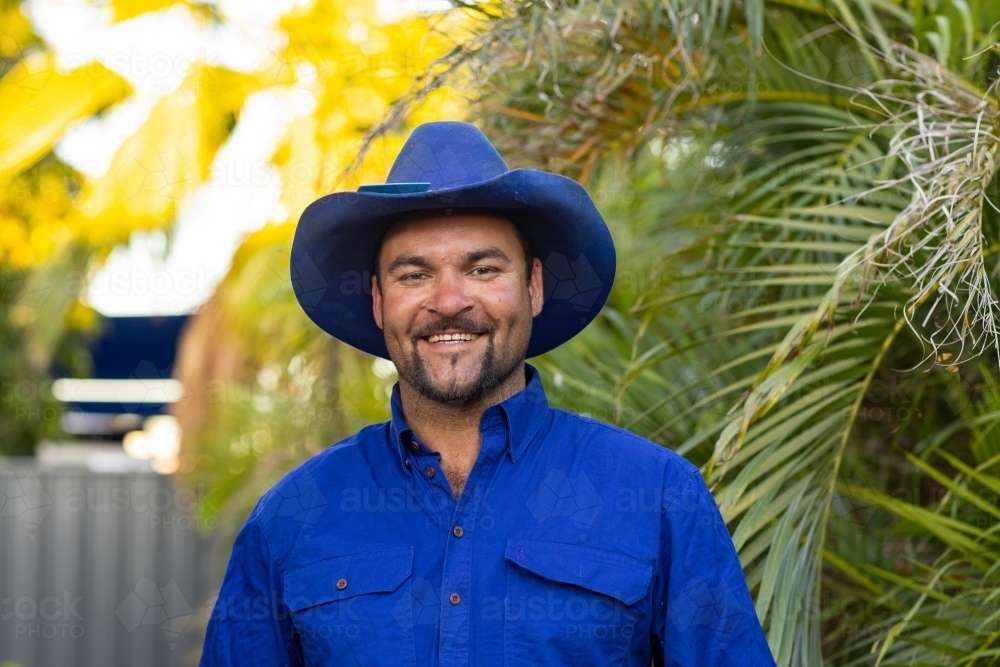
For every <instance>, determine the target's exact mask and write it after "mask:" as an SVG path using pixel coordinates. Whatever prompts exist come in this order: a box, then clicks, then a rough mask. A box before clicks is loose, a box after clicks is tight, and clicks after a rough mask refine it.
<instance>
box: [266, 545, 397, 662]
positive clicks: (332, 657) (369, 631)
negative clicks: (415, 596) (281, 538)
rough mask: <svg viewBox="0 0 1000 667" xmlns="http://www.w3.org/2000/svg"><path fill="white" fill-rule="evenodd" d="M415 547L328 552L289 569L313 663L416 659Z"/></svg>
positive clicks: (290, 601)
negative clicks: (412, 586) (412, 591)
mask: <svg viewBox="0 0 1000 667" xmlns="http://www.w3.org/2000/svg"><path fill="white" fill-rule="evenodd" d="M412 569H413V547H405V548H399V549H389V550H386V551H369V552H365V553H358V554H351V555H348V556H337V557H335V558H328V559H325V560H322V561H317V562H315V563H310V564H308V565H303V566H300V567H297V568H294V569H291V570H289V571H288V572H286V573H285V575H284V579H283V583H284V588H285V605H286V606H287V607H288V609H289V611H290V612H291V615H292V622H293V623H294V625H295V629H296V631H297V632H298V634H299V638H300V641H301V643H302V649H303V654H304V657H305V661H306V664H309V665H313V664H315V665H328V664H337V665H382V664H386V663H387V662H391V663H393V664H398V665H414V664H415V662H416V656H415V648H414V642H413V621H412V601H411V596H410V574H411V572H412Z"/></svg>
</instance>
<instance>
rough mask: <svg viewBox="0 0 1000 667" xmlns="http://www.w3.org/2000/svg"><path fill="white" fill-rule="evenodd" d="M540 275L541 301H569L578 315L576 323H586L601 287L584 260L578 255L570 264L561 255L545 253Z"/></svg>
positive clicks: (599, 280)
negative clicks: (541, 277)
mask: <svg viewBox="0 0 1000 667" xmlns="http://www.w3.org/2000/svg"><path fill="white" fill-rule="evenodd" d="M542 271H543V272H544V274H545V280H544V283H545V301H553V300H559V301H562V300H565V301H569V302H570V303H571V304H572V305H573V307H574V308H575V309H576V312H578V313H580V321H581V322H584V321H586V319H587V314H588V313H589V312H590V309H591V308H592V307H593V306H594V302H595V301H596V300H597V297H598V296H600V294H601V288H602V287H603V285H602V284H601V279H600V278H598V277H597V272H596V271H594V267H593V266H591V264H590V262H589V261H588V260H587V258H586V256H584V255H580V256H579V257H577V258H576V259H575V260H574V261H572V262H571V261H569V259H568V258H567V257H566V256H565V255H563V254H561V253H558V252H552V253H549V256H548V257H547V258H545V261H544V262H542Z"/></svg>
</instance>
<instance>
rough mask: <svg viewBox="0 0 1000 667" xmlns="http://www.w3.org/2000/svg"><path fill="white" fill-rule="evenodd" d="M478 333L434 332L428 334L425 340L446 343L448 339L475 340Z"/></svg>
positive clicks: (452, 340) (453, 340)
mask: <svg viewBox="0 0 1000 667" xmlns="http://www.w3.org/2000/svg"><path fill="white" fill-rule="evenodd" d="M478 336H479V334H474V333H445V334H434V335H433V336H428V337H427V341H428V342H430V343H447V342H449V341H451V342H455V341H460V340H475V339H476V338H477V337H478Z"/></svg>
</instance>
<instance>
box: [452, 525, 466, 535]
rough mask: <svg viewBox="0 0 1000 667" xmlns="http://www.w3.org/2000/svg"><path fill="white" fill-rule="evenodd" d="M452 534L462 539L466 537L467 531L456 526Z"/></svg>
mask: <svg viewBox="0 0 1000 667" xmlns="http://www.w3.org/2000/svg"><path fill="white" fill-rule="evenodd" d="M451 534H452V535H454V536H455V537H461V536H462V535H465V529H464V528H462V527H461V526H455V527H454V528H452V529H451Z"/></svg>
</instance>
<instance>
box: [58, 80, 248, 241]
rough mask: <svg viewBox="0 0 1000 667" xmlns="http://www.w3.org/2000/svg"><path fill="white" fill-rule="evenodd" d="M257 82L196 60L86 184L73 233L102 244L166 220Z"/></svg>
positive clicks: (201, 174) (202, 173)
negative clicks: (100, 173)
mask: <svg viewBox="0 0 1000 667" xmlns="http://www.w3.org/2000/svg"><path fill="white" fill-rule="evenodd" d="M257 88H259V82H258V81H257V79H256V78H255V77H253V76H250V75H247V74H240V73H238V72H231V71H228V70H222V69H219V68H214V67H205V66H197V65H196V66H193V67H192V68H191V71H190V72H189V73H188V76H187V78H186V79H185V82H184V84H183V85H181V86H180V88H178V89H177V90H176V91H175V92H174V93H172V94H170V95H168V96H166V97H164V98H162V99H161V100H160V101H159V103H157V105H156V106H155V107H154V108H153V111H152V112H151V113H150V116H149V118H148V119H147V120H146V122H145V123H143V125H142V127H140V128H139V131H138V132H136V133H135V134H134V135H132V136H131V137H129V138H128V139H127V140H126V141H125V143H124V144H123V145H122V147H121V148H120V149H119V150H118V152H117V153H115V156H114V159H113V160H112V162H111V166H110V168H109V169H108V171H107V173H105V174H104V175H103V176H102V177H100V178H99V179H97V180H96V181H95V182H93V183H91V184H90V185H89V186H88V187H87V188H85V191H84V194H83V196H82V197H81V201H80V205H79V208H78V211H77V216H76V217H75V218H74V220H73V222H74V227H75V229H76V231H77V232H78V234H79V235H80V236H81V237H82V238H84V239H85V240H86V241H87V242H88V243H90V244H91V245H103V244H107V243H118V242H122V241H125V240H126V239H127V238H128V236H129V234H130V233H131V232H132V230H134V229H151V228H155V227H160V226H163V225H165V224H167V223H169V222H170V221H171V219H172V218H173V216H174V214H175V212H176V210H177V206H178V205H179V203H180V202H181V200H182V199H183V198H184V197H185V196H187V195H188V194H189V193H190V192H192V190H193V188H194V187H195V186H197V185H199V184H200V183H201V182H202V181H204V179H205V178H206V177H207V175H208V170H209V166H210V165H211V162H212V159H213V158H214V157H215V153H216V151H217V150H218V148H219V146H220V145H221V144H222V143H223V142H224V141H225V139H226V138H227V137H228V136H229V132H230V130H231V128H232V125H233V123H234V122H235V117H236V114H237V113H238V111H239V109H240V108H241V107H242V106H243V102H244V100H245V99H246V97H247V95H249V94H250V93H251V92H253V91H254V90H256V89H257Z"/></svg>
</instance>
